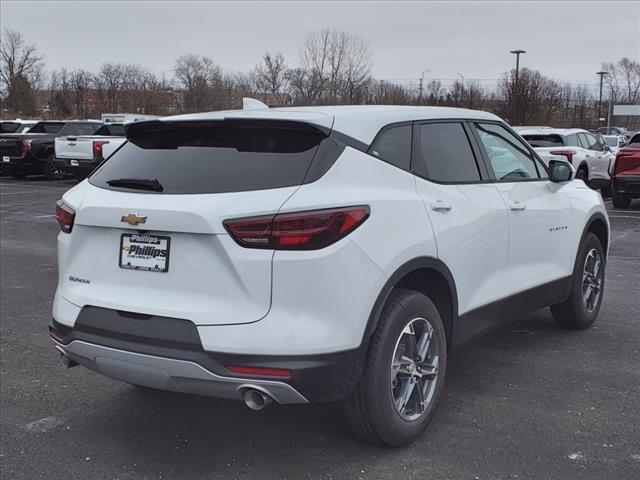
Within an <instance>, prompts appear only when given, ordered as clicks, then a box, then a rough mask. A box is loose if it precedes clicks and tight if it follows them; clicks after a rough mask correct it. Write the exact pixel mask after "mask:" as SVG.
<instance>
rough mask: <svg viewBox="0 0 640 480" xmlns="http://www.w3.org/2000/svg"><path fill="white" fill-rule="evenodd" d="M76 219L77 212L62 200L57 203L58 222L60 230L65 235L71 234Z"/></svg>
mask: <svg viewBox="0 0 640 480" xmlns="http://www.w3.org/2000/svg"><path fill="white" fill-rule="evenodd" d="M75 219H76V212H75V210H74V209H73V208H71V207H70V206H69V205H67V204H66V203H64V202H63V201H62V200H58V201H57V202H56V220H57V221H58V225H60V230H61V231H63V232H64V233H71V230H72V229H73V222H74V220H75Z"/></svg>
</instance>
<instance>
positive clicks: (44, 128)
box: [29, 122, 64, 133]
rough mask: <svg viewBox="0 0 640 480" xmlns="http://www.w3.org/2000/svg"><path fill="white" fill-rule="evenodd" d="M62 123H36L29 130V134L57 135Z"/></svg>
mask: <svg viewBox="0 0 640 480" xmlns="http://www.w3.org/2000/svg"><path fill="white" fill-rule="evenodd" d="M63 126H64V123H52V122H38V123H36V124H35V125H34V126H33V127H31V129H30V130H29V133H58V132H59V131H60V130H61V129H62V127H63Z"/></svg>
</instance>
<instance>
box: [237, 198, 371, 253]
mask: <svg viewBox="0 0 640 480" xmlns="http://www.w3.org/2000/svg"><path fill="white" fill-rule="evenodd" d="M367 217H369V207H368V206H357V207H342V208H329V209H325V210H311V211H306V212H296V213H283V214H278V215H265V216H260V217H249V218H238V219H233V220H226V221H225V222H224V226H225V228H226V229H227V231H228V232H229V234H230V235H231V236H232V237H233V239H234V240H235V241H236V242H237V243H238V244H239V245H241V246H243V247H247V248H267V249H273V250H317V249H320V248H324V247H326V246H328V245H331V244H332V243H335V242H337V241H338V240H340V239H341V238H343V237H345V236H347V235H348V234H349V233H351V232H352V231H354V230H355V229H356V228H357V227H358V226H360V225H361V224H362V223H363V222H364V221H365V220H366V219H367Z"/></svg>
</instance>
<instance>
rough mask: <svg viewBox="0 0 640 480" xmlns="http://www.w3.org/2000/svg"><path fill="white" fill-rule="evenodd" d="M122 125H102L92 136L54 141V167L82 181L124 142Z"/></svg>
mask: <svg viewBox="0 0 640 480" xmlns="http://www.w3.org/2000/svg"><path fill="white" fill-rule="evenodd" d="M126 140H127V139H126V137H125V134H124V125H123V124H117V123H111V124H105V125H102V126H101V127H100V128H99V129H98V130H96V132H95V134H94V135H81V136H71V135H70V136H66V137H58V138H56V139H55V155H56V157H55V160H54V163H55V165H56V167H57V168H58V169H60V170H62V171H63V172H64V173H71V174H73V176H74V177H75V178H76V179H78V180H83V179H85V178H86V177H87V176H89V174H90V173H91V172H92V171H93V170H94V169H95V168H96V167H97V166H98V164H100V162H102V161H103V160H104V159H105V158H108V157H109V155H111V154H112V153H113V152H115V151H116V150H117V149H118V147H120V145H122V144H123V143H124V142H126Z"/></svg>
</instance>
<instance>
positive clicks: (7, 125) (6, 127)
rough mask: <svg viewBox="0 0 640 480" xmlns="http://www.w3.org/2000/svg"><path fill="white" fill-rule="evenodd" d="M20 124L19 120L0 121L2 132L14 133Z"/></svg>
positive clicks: (0, 131) (0, 130)
mask: <svg viewBox="0 0 640 480" xmlns="http://www.w3.org/2000/svg"><path fill="white" fill-rule="evenodd" d="M19 126H20V124H19V123H17V122H2V123H0V133H13V132H15V131H16V130H18V127H19Z"/></svg>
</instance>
